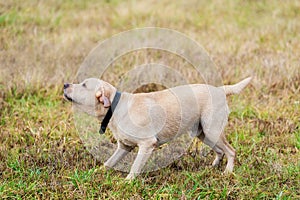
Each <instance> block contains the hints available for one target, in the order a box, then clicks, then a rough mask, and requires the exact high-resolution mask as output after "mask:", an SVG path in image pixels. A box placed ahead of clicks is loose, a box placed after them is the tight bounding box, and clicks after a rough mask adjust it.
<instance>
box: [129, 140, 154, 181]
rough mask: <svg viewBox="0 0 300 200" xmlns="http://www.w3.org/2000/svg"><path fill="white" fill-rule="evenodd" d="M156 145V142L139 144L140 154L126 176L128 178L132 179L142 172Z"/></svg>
mask: <svg viewBox="0 0 300 200" xmlns="http://www.w3.org/2000/svg"><path fill="white" fill-rule="evenodd" d="M155 146H156V142H155V145H153V144H152V145H147V146H139V151H138V154H137V156H136V158H135V160H134V162H133V165H132V167H131V169H130V173H129V174H128V175H127V177H126V179H127V180H132V179H134V178H135V177H136V176H137V175H139V174H140V173H141V171H142V168H143V167H144V166H145V164H146V162H147V161H148V159H149V157H150V156H151V154H152V151H153V150H154V148H155Z"/></svg>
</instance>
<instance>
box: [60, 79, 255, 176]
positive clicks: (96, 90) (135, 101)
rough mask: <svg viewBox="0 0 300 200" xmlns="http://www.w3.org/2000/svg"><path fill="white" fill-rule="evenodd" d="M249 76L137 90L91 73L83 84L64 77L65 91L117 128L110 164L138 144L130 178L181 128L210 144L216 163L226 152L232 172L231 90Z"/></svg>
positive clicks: (236, 89)
mask: <svg viewBox="0 0 300 200" xmlns="http://www.w3.org/2000/svg"><path fill="white" fill-rule="evenodd" d="M250 81H251V77H249V78H246V79H244V80H243V81H241V82H239V83H237V84H235V85H225V86H221V87H214V86H211V85H207V84H190V85H182V86H177V87H173V88H169V89H166V90H162V91H157V92H151V93H137V94H132V93H127V92H122V93H120V92H118V91H117V89H116V88H115V87H114V86H112V85H111V84H109V83H108V82H105V81H103V80H99V79H96V78H89V79H86V80H84V81H83V82H82V83H80V84H68V83H65V84H64V97H65V98H66V99H67V100H69V101H71V102H73V103H74V105H76V106H78V107H80V108H82V109H83V110H85V111H86V112H87V113H89V114H91V115H94V116H95V117H97V118H98V119H99V120H100V121H101V120H102V125H101V132H105V129H106V126H107V125H108V127H109V128H110V130H111V131H112V133H113V136H114V137H115V139H116V140H117V143H118V147H117V149H116V151H115V152H114V154H113V155H112V156H111V157H110V158H109V159H108V160H107V161H106V162H105V163H104V165H105V166H106V167H109V168H112V167H114V166H115V165H116V164H117V163H118V161H120V160H121V159H122V158H124V157H125V156H126V155H127V154H128V153H129V152H130V151H131V150H132V149H134V148H135V147H138V148H139V149H138V154H137V156H136V158H135V160H134V162H133V165H132V167H131V169H130V173H129V174H128V176H127V177H126V179H133V178H135V177H136V176H137V175H138V174H139V173H141V172H142V168H143V167H144V165H145V164H146V162H147V160H148V159H149V157H150V155H151V153H152V152H153V150H154V149H155V148H157V147H158V146H160V145H162V144H164V143H166V142H168V141H170V140H172V139H173V138H175V137H177V136H178V135H181V134H190V136H191V137H198V138H199V139H200V140H202V141H203V142H204V143H205V144H207V145H208V146H210V147H211V148H212V149H213V150H214V152H215V153H216V158H215V160H214V161H213V163H212V165H213V166H217V165H218V164H219V163H220V161H221V159H222V158H223V156H224V154H225V156H226V158H227V165H226V168H225V173H231V172H232V171H233V166H234V158H235V150H234V149H233V148H232V146H231V145H230V144H229V143H228V142H227V140H226V138H225V134H224V127H225V126H226V124H227V121H228V114H229V108H228V106H227V101H226V96H227V95H230V94H237V93H239V92H240V91H241V90H242V89H243V88H244V87H246V86H247V85H248V84H249V82H250Z"/></svg>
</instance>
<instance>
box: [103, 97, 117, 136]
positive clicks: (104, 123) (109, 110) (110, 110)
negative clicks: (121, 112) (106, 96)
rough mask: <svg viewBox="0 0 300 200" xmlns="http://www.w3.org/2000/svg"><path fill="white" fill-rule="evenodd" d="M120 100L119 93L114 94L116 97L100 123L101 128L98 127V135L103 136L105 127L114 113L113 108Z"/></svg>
mask: <svg viewBox="0 0 300 200" xmlns="http://www.w3.org/2000/svg"><path fill="white" fill-rule="evenodd" d="M120 98H121V92H118V91H117V92H116V95H115V97H114V100H113V102H112V103H111V106H110V107H109V109H108V111H107V113H106V115H105V117H104V118H103V120H102V122H101V126H100V130H99V133H100V134H104V133H105V130H106V127H107V125H108V123H109V120H110V118H111V116H112V114H113V112H114V111H115V108H116V107H117V105H118V103H119V100H120Z"/></svg>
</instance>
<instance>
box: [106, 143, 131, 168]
mask: <svg viewBox="0 0 300 200" xmlns="http://www.w3.org/2000/svg"><path fill="white" fill-rule="evenodd" d="M132 149H133V147H129V146H126V145H124V144H123V143H121V142H120V141H118V148H117V150H116V151H115V152H114V154H113V155H112V156H111V157H110V158H109V159H108V160H107V161H106V162H105V163H104V166H105V167H109V168H113V167H114V166H115V165H116V164H117V163H118V162H119V161H120V160H121V159H122V158H124V157H125V156H126V155H127V154H128V153H129V152H130V151H131V150H132Z"/></svg>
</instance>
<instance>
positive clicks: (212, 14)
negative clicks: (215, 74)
mask: <svg viewBox="0 0 300 200" xmlns="http://www.w3.org/2000/svg"><path fill="white" fill-rule="evenodd" d="M0 5H1V6H0V52H1V53H0V119H1V120H0V197H1V199H49V198H50V199H58V198H60V199H75V198H76V199H87V198H88V199H98V198H99V199H103V198H109V199H128V198H132V199H178V198H181V199H195V198H196V199H197V198H198V199H202V198H206V199H253V198H255V199H260V198H264V199H269V198H272V199H299V198H300V193H299V191H300V184H299V180H300V163H299V150H300V128H299V127H300V122H299V119H300V102H299V100H300V95H299V94H300V91H299V88H300V87H299V85H300V72H299V71H300V67H299V66H300V60H299V58H300V43H299V41H300V34H299V33H300V12H299V10H300V3H299V1H294V0H288V1H275V0H274V1H273V0H270V1H242V0H229V1H221V0H217V1H212V2H208V1H196V0H192V1H176V3H175V1H169V0H161V1H157V2H153V1H130V2H123V1H119V0H112V1H103V2H99V1H95V0H92V1H71V0H65V1H60V0H51V1H37V0H32V1H29V0H28V1H13V0H8V1H1V2H0ZM146 26H157V27H165V28H170V29H175V30H178V31H180V32H182V33H184V34H186V35H188V36H189V37H191V38H193V39H194V40H196V41H198V42H199V43H200V44H202V45H203V47H204V48H205V49H206V50H207V51H208V52H209V54H210V56H211V57H212V58H213V60H214V62H215V63H216V65H217V68H218V71H219V72H220V74H221V76H222V78H223V80H224V83H225V84H227V83H234V82H237V81H239V80H241V79H242V78H244V77H246V76H249V75H252V76H253V77H254V79H253V81H252V85H251V86H250V87H248V88H247V89H246V90H245V91H243V93H242V94H241V95H238V96H231V97H229V98H228V100H229V106H230V109H231V111H232V112H231V114H230V119H229V124H228V126H227V128H226V133H227V135H228V136H227V137H228V139H229V141H230V143H231V144H232V145H233V147H234V148H235V149H236V151H237V158H236V162H235V164H236V165H235V170H234V174H232V175H222V171H223V169H224V167H225V160H224V161H223V163H222V165H221V166H220V168H218V169H213V168H211V167H210V164H211V162H212V161H213V159H214V156H213V153H212V152H209V153H208V155H207V156H206V157H203V156H200V155H199V152H198V149H199V147H201V143H199V142H195V143H194V144H193V145H192V147H191V148H190V149H189V151H188V153H187V154H186V155H184V156H183V157H182V158H181V159H180V160H178V161H176V162H174V163H173V164H171V165H170V166H169V167H167V168H164V169H161V170H159V171H156V172H151V173H147V174H143V175H141V176H140V177H138V178H137V179H136V180H134V181H132V182H126V181H125V180H124V177H125V176H126V175H125V174H124V173H122V172H118V171H115V170H106V169H104V167H102V163H101V162H99V161H97V160H96V159H95V158H94V157H93V156H92V155H91V154H90V153H89V152H88V151H87V150H86V149H85V147H84V145H83V143H82V142H81V140H80V138H79V137H78V134H77V132H76V129H75V126H74V122H73V114H72V109H71V104H70V103H67V102H65V101H64V100H63V98H62V85H63V83H64V82H66V81H72V80H73V79H74V77H75V74H76V71H77V69H78V68H79V66H80V64H81V63H82V62H83V60H84V58H85V56H86V55H87V54H88V53H89V51H90V50H91V49H93V48H94V47H95V46H96V44H97V42H98V41H102V40H104V39H106V38H108V37H110V36H112V35H113V34H116V33H119V32H121V31H126V30H129V29H132V28H138V27H146ZM152 53H153V52H152ZM153 54H155V53H153ZM137 55H139V56H140V57H141V60H143V59H144V58H145V57H146V56H147V55H148V56H149V54H147V52H146V53H145V52H144V53H141V52H138V53H136V55H135V57H136V56H137ZM150 55H152V54H151V52H150ZM143 56H144V57H143ZM166 57H167V56H166ZM139 59H140V58H138V59H130V55H127V59H126V58H124V60H123V61H124V62H119V64H120V65H122V64H124V63H125V64H126V66H129V65H132V66H135V65H136V63H137V62H138V61H140V60H139ZM153 59H154V61H156V60H155V59H157V60H160V61H162V60H164V59H165V57H164V56H159V57H158V58H153ZM178 62H179V63H180V62H183V61H180V59H179V61H178ZM116 69H117V70H116V72H115V73H114V74H111V75H110V76H107V77H106V80H107V81H110V82H113V81H114V80H117V79H118V77H120V76H121V75H122V74H123V73H125V72H126V71H124V68H122V67H119V68H116ZM144 89H145V90H146V89H147V88H144Z"/></svg>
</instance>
